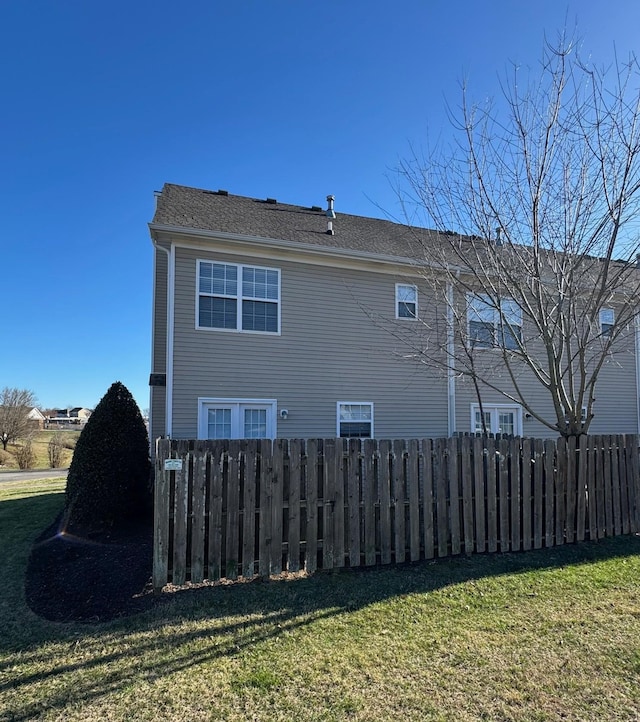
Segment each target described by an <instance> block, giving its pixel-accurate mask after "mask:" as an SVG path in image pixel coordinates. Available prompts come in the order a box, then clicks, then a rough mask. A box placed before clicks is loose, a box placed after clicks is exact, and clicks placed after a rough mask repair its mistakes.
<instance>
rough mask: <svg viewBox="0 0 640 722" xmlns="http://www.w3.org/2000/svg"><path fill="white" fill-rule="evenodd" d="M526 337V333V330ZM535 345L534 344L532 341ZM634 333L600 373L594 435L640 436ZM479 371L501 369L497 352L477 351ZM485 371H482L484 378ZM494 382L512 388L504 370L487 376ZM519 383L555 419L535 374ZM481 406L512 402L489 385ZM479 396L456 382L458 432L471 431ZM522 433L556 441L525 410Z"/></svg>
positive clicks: (466, 383)
mask: <svg viewBox="0 0 640 722" xmlns="http://www.w3.org/2000/svg"><path fill="white" fill-rule="evenodd" d="M525 336H526V330H525ZM530 343H532V342H530ZM632 344H633V333H632V332H630V333H629V334H628V336H627V337H625V338H624V339H621V341H620V342H619V344H618V346H617V350H616V352H615V353H613V354H612V355H611V356H610V360H609V361H608V362H607V363H605V365H604V366H603V367H602V369H601V371H600V375H599V378H598V383H597V386H596V400H595V404H594V419H593V421H592V422H591V426H590V427H589V433H592V434H624V433H638V416H637V390H636V368H635V355H634V352H633V351H632ZM476 354H477V355H476V359H478V364H479V366H478V368H479V369H481V368H482V366H481V365H482V363H483V362H485V363H486V367H487V368H493V367H494V366H496V367H499V366H500V364H499V363H497V364H496V360H498V361H499V359H500V351H499V350H497V349H482V350H478V351H477V352H476ZM484 373H485V372H482V371H481V374H482V375H483V374H484ZM488 376H489V378H490V379H491V380H492V382H493V383H496V384H497V385H498V386H500V387H501V388H503V389H505V390H507V391H508V390H511V389H512V388H513V386H512V384H511V382H510V379H509V378H508V375H507V373H506V371H505V370H504V369H502V370H501V369H500V368H496V370H495V372H491V373H490V374H488ZM518 384H519V387H520V389H521V391H522V392H523V395H525V397H526V398H527V399H528V401H529V403H530V404H531V406H532V408H534V409H535V410H536V411H537V412H538V413H539V414H540V415H541V416H543V417H544V418H545V419H549V420H552V421H553V420H554V419H555V412H554V409H553V404H552V401H551V396H550V394H549V393H548V391H546V390H545V389H544V387H543V386H542V385H541V384H540V383H539V382H538V381H537V380H536V379H535V377H534V376H533V373H532V372H531V371H530V370H529V369H527V368H526V367H525V368H523V369H522V371H521V373H520V374H519V375H518ZM480 388H481V394H482V403H483V404H484V405H487V406H490V405H494V404H508V403H512V402H511V401H509V400H508V399H507V398H505V397H504V396H503V395H502V394H500V393H499V392H497V391H494V390H492V389H489V388H487V387H486V386H483V385H482V384H481V385H480ZM477 403H478V399H477V394H476V392H475V389H474V387H473V384H472V382H471V380H470V379H469V378H461V379H457V380H456V431H458V432H462V433H468V432H470V431H472V429H471V405H472V404H477ZM522 433H523V435H524V436H529V437H535V438H556V437H557V433H556V432H555V431H553V429H549V428H548V427H547V426H545V425H544V424H542V423H540V422H539V421H537V420H536V419H535V418H530V419H526V418H525V417H524V411H523V421H522Z"/></svg>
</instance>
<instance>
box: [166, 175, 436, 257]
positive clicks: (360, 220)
mask: <svg viewBox="0 0 640 722" xmlns="http://www.w3.org/2000/svg"><path fill="white" fill-rule="evenodd" d="M316 208H317V207H316ZM327 220H328V219H327V216H326V212H325V209H322V210H317V209H315V210H314V209H312V208H311V207H310V206H308V207H304V206H294V205H288V204H284V203H275V202H269V201H267V200H266V199H257V198H247V197H245V196H235V195H231V194H225V192H218V191H208V190H202V189H200V188H189V187H187V186H179V185H173V184H171V183H166V184H165V185H164V188H163V189H162V192H161V193H160V194H159V196H158V199H157V208H156V212H155V215H154V218H153V222H152V226H154V225H155V226H173V227H180V228H185V230H186V229H198V230H202V231H211V232H212V234H214V233H215V232H221V233H234V234H239V235H247V236H254V237H258V238H272V239H274V240H280V241H291V242H294V243H300V244H305V245H310V246H323V247H327V248H336V249H341V250H347V251H349V250H351V251H355V252H360V253H373V254H376V255H382V256H396V257H398V258H418V257H423V256H424V250H423V247H422V244H423V243H424V242H425V240H427V238H428V237H429V236H431V239H430V240H431V242H433V240H435V236H436V234H435V233H434V232H429V231H426V230H423V229H420V228H411V227H409V226H406V225H402V224H400V223H392V222H391V221H385V220H380V219H378V218H366V217H364V216H352V215H349V214H347V213H340V212H336V218H335V219H334V221H333V228H334V232H335V235H333V236H332V235H329V234H327V232H326V231H327Z"/></svg>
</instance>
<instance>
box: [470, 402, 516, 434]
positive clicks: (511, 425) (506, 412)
mask: <svg viewBox="0 0 640 722" xmlns="http://www.w3.org/2000/svg"><path fill="white" fill-rule="evenodd" d="M482 412H483V414H484V422H485V423H484V426H485V427H486V430H487V432H488V433H490V434H508V435H509V436H521V435H522V409H521V407H520V406H517V405H516V404H493V405H488V404H483V405H482ZM471 431H472V432H474V433H477V434H482V433H484V431H485V428H484V427H483V424H482V416H481V414H480V407H479V405H478V404H471Z"/></svg>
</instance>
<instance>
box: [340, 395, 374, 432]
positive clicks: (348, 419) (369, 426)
mask: <svg viewBox="0 0 640 722" xmlns="http://www.w3.org/2000/svg"><path fill="white" fill-rule="evenodd" d="M338 436H341V437H343V438H345V437H346V438H349V439H370V438H372V437H373V404H372V403H371V402H368V401H367V402H352V401H348V402H338Z"/></svg>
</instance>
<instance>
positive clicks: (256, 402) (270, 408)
mask: <svg viewBox="0 0 640 722" xmlns="http://www.w3.org/2000/svg"><path fill="white" fill-rule="evenodd" d="M209 406H266V407H267V437H266V438H268V439H275V438H276V433H277V430H278V420H277V409H278V401H277V399H240V398H216V397H212V396H200V397H198V439H201V440H206V439H208V438H209V437H208V428H207V427H208V423H207V408H208V407H209ZM234 438H235V437H234ZM237 438H243V437H237Z"/></svg>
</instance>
